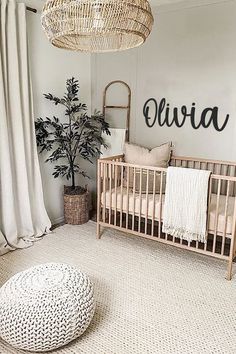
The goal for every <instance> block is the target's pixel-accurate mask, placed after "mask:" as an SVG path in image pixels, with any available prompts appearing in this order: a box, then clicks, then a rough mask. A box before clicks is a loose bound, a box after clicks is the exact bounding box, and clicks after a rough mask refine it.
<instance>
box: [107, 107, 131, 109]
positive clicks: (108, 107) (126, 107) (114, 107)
mask: <svg viewBox="0 0 236 354" xmlns="http://www.w3.org/2000/svg"><path fill="white" fill-rule="evenodd" d="M104 108H121V109H128V108H129V106H104Z"/></svg>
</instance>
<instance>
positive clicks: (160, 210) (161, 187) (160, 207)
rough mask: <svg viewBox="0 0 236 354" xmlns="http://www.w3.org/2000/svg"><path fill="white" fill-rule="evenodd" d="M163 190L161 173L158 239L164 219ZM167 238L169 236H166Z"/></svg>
mask: <svg viewBox="0 0 236 354" xmlns="http://www.w3.org/2000/svg"><path fill="white" fill-rule="evenodd" d="M162 189H163V172H162V171H161V181H160V200H159V204H160V205H159V220H158V237H159V238H160V237H161V217H162V194H163V193H162ZM165 237H166V238H167V234H166V235H165Z"/></svg>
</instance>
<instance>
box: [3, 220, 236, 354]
mask: <svg viewBox="0 0 236 354" xmlns="http://www.w3.org/2000/svg"><path fill="white" fill-rule="evenodd" d="M95 234H96V224H95V223H93V222H89V223H88V224H86V225H82V226H69V225H65V226H63V227H61V228H59V229H56V230H55V231H54V233H52V234H50V235H48V236H46V237H45V238H44V239H43V240H42V241H40V242H38V243H37V244H35V245H34V247H32V248H30V249H26V250H22V251H15V252H12V253H9V254H7V255H5V256H2V257H0V285H1V284H3V283H4V282H5V281H6V280H7V279H8V278H9V277H10V276H11V275H13V274H15V273H16V272H19V271H21V270H24V269H26V268H28V267H30V266H32V265H36V264H40V263H45V262H54V261H55V262H64V263H69V264H73V265H75V266H77V267H78V268H80V269H81V270H82V271H84V272H86V273H87V274H88V275H89V276H90V277H91V279H92V281H93V283H94V286H95V295H96V300H97V309H96V313H95V317H94V319H93V321H92V323H91V325H90V327H89V329H88V330H87V331H86V333H85V334H84V335H83V336H82V337H81V338H79V339H77V340H75V341H74V342H73V343H71V344H70V345H68V346H67V347H66V348H63V349H61V350H57V351H56V352H54V353H58V354H59V353H65V354H69V353H70V354H72V353H73V354H81V353H86V354H126V353H128V354H129V353H130V354H131V353H132V354H147V353H150V354H156V353H160V354H167V353H168V354H204V353H207V354H210V353H214V354H215V353H218V354H219V353H222V354H231V353H232V354H233V353H236V274H235V275H234V278H233V280H232V281H231V282H228V281H226V280H225V279H224V276H225V272H226V263H224V262H222V261H218V260H215V259H213V258H208V257H205V256H200V255H196V254H194V253H190V252H187V251H183V250H178V249H176V248H173V247H171V246H165V245H162V244H159V243H157V242H152V241H148V240H142V239H139V238H136V237H131V236H125V237H124V236H122V235H121V234H120V233H119V232H116V231H111V230H106V231H105V233H104V236H103V238H102V239H101V240H100V241H97V240H96V238H95ZM234 273H235V268H234ZM0 353H1V354H8V353H9V354H11V353H25V352H23V351H17V350H14V349H12V348H11V347H10V346H8V345H7V344H6V343H3V342H1V341H0Z"/></svg>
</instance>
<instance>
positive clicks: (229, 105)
mask: <svg viewBox="0 0 236 354" xmlns="http://www.w3.org/2000/svg"><path fill="white" fill-rule="evenodd" d="M235 15H236V2H235V1H232V2H226V3H220V4H212V5H209V6H199V7H198V6H197V7H192V8H184V7H183V6H181V8H180V9H179V10H177V9H176V8H175V7H173V8H172V7H168V8H167V10H165V9H164V7H163V8H162V10H161V11H160V12H158V10H157V11H155V26H154V29H153V32H152V34H151V36H150V37H149V39H148V41H147V42H146V43H145V45H143V46H141V47H140V48H138V49H133V50H130V51H127V52H121V53H112V54H103V55H101V54H99V55H95V56H93V57H92V105H93V107H98V108H101V106H102V91H103V89H104V87H105V85H106V84H107V83H108V82H110V81H112V80H115V79H121V80H124V81H126V82H127V83H128V84H129V85H130V87H131V89H132V119H131V141H133V142H135V143H138V144H142V145H145V146H147V147H154V146H156V145H158V144H161V143H163V142H166V141H170V140H171V141H173V143H174V145H175V151H176V153H177V154H181V155H188V156H197V157H206V158H214V159H225V160H235V157H236V147H235V144H234V141H235V133H236V111H235V97H236V80H235V79H236V78H235V69H236V46H235V37H236V23H235ZM150 97H155V98H156V99H157V101H159V100H160V99H161V98H162V97H165V98H166V99H167V100H168V102H169V103H170V105H171V106H173V105H174V106H178V107H179V106H180V107H181V106H182V105H187V107H189V108H190V107H191V104H192V102H196V106H197V117H199V115H200V113H201V111H202V110H203V109H204V108H206V107H210V106H215V105H216V106H219V117H220V119H219V121H220V122H223V121H224V119H225V117H226V114H228V113H229V114H230V120H229V124H228V126H227V127H226V129H225V130H224V131H223V132H221V133H219V132H216V131H215V130H214V128H213V127H212V126H211V127H209V128H208V129H204V128H200V129H199V130H193V128H192V127H191V125H190V122H189V121H188V119H187V121H186V124H185V125H184V126H183V127H182V128H177V127H174V126H172V127H169V128H168V127H166V126H164V127H159V126H158V124H156V125H155V126H154V127H153V128H148V127H147V126H146V124H145V121H144V117H143V114H142V111H143V105H144V103H145V101H146V100H147V99H148V98H150ZM124 98H125V97H124ZM111 101H112V103H120V102H123V100H122V92H121V90H120V89H117V90H114V91H113V92H112V93H111ZM108 119H109V120H110V121H111V122H112V125H114V120H115V121H116V122H119V123H116V125H119V124H122V123H120V122H121V121H122V117H121V116H120V114H119V112H114V113H113V114H112V116H111V115H109V116H108Z"/></svg>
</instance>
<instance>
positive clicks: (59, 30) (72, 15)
mask: <svg viewBox="0 0 236 354" xmlns="http://www.w3.org/2000/svg"><path fill="white" fill-rule="evenodd" d="M152 25H153V16H152V12H151V7H150V4H149V1H147V0H47V1H46V3H45V5H44V8H43V13H42V26H43V28H44V30H45V32H46V35H47V37H48V39H49V41H50V42H51V43H52V44H53V45H54V46H56V47H59V48H64V49H70V50H78V51H87V52H95V53H98V52H110V51H121V50H125V49H129V48H134V47H137V46H139V45H141V44H142V43H143V42H145V40H146V39H147V37H148V36H149V34H150V32H151V29H152Z"/></svg>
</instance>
